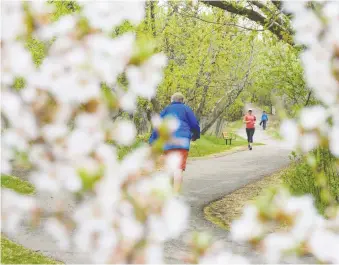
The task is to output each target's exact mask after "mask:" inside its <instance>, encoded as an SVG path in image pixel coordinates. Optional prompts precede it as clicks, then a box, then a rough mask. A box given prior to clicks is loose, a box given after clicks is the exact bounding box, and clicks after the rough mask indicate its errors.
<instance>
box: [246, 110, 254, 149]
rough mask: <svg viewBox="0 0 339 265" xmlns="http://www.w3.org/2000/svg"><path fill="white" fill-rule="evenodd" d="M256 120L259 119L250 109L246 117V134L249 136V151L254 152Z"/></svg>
mask: <svg viewBox="0 0 339 265" xmlns="http://www.w3.org/2000/svg"><path fill="white" fill-rule="evenodd" d="M256 120H257V118H256V117H255V116H254V115H253V114H252V109H249V110H248V113H247V114H246V115H245V117H244V123H246V134H247V142H248V149H249V150H252V144H253V135H254V131H255V122H256Z"/></svg>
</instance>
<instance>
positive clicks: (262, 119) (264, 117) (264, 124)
mask: <svg viewBox="0 0 339 265" xmlns="http://www.w3.org/2000/svg"><path fill="white" fill-rule="evenodd" d="M267 121H268V116H267V114H266V111H263V113H262V115H261V122H260V125H261V124H262V128H263V129H264V130H266V124H267Z"/></svg>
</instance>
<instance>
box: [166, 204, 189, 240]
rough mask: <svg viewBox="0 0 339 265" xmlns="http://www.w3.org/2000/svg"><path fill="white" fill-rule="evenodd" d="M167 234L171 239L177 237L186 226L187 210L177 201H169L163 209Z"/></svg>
mask: <svg viewBox="0 0 339 265" xmlns="http://www.w3.org/2000/svg"><path fill="white" fill-rule="evenodd" d="M163 216H164V220H165V223H166V226H167V229H166V230H167V232H168V234H169V235H170V237H171V238H175V237H178V236H179V235H180V234H181V232H183V231H184V229H185V228H186V226H187V224H188V217H189V208H188V207H187V206H186V205H185V204H184V203H183V202H181V201H179V200H177V199H174V198H173V199H169V200H168V201H167V202H166V203H165V205H164V209H163Z"/></svg>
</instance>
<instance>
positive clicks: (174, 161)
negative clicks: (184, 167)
mask: <svg viewBox="0 0 339 265" xmlns="http://www.w3.org/2000/svg"><path fill="white" fill-rule="evenodd" d="M181 160H182V158H181V155H180V153H179V152H178V153H170V154H168V155H166V157H165V169H166V170H167V171H169V172H172V173H173V172H176V171H177V170H178V169H180V165H181Z"/></svg>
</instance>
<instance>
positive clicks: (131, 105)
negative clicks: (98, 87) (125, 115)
mask: <svg viewBox="0 0 339 265" xmlns="http://www.w3.org/2000/svg"><path fill="white" fill-rule="evenodd" d="M136 100H137V97H136V95H135V94H133V93H131V92H127V93H125V94H124V95H123V96H121V97H120V98H119V106H120V108H121V109H122V110H124V111H127V112H129V113H132V112H134V111H135V110H136V102H137V101H136Z"/></svg>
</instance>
